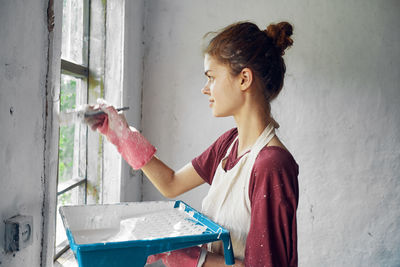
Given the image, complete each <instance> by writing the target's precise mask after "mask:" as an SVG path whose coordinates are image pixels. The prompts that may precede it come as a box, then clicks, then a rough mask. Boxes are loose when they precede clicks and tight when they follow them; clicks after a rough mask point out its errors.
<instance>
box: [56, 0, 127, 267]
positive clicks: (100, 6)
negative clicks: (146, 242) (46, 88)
mask: <svg viewBox="0 0 400 267" xmlns="http://www.w3.org/2000/svg"><path fill="white" fill-rule="evenodd" d="M60 4H61V3H60ZM62 9H63V11H62V14H63V16H62V40H61V43H62V45H61V51H62V53H61V70H60V71H61V77H60V96H59V100H60V103H59V104H60V107H59V110H60V112H66V111H68V110H70V109H75V108H77V107H79V106H81V105H83V104H86V103H96V100H97V99H98V98H100V97H102V98H105V99H106V100H107V101H108V102H109V103H111V104H113V105H114V106H121V105H122V95H123V75H122V73H123V64H124V60H123V53H124V48H123V47H124V46H123V44H124V38H123V33H124V14H125V13H124V12H125V10H124V1H104V0H63V1H62ZM60 13H61V11H60ZM59 16H61V14H60V15H59ZM107 29H108V31H106V30H107ZM106 43H107V46H106ZM106 48H107V49H106ZM59 133H60V135H59V143H58V156H59V157H58V178H57V212H56V218H54V219H55V221H56V236H55V239H56V241H55V250H54V260H55V263H58V264H59V263H60V262H61V261H63V260H65V259H67V260H69V256H68V255H63V254H64V252H66V251H68V248H69V246H68V241H67V237H66V235H65V229H64V225H63V223H62V220H61V218H60V216H59V212H58V208H59V207H60V206H62V205H76V204H103V203H113V202H120V201H121V184H122V183H121V176H122V173H121V169H122V167H121V165H122V164H121V157H120V155H119V153H118V151H117V150H116V149H115V148H114V146H113V145H112V144H110V143H109V142H103V137H102V136H101V135H99V134H98V133H96V132H93V131H91V130H88V129H87V127H86V126H85V125H82V124H81V123H80V122H75V121H73V120H70V121H65V120H64V123H63V124H60V128H59ZM53 190H54V189H53ZM68 252H69V253H67V254H69V255H70V254H71V253H70V251H68ZM61 255H63V257H60V256H61ZM64 256H65V257H64ZM57 259H58V260H57ZM57 266H58V265H57ZM63 266H65V265H64V264H63Z"/></svg>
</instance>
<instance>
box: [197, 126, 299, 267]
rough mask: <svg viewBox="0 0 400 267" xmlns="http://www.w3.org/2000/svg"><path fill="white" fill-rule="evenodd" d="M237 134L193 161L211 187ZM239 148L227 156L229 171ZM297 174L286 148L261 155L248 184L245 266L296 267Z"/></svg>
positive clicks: (226, 135)
mask: <svg viewBox="0 0 400 267" xmlns="http://www.w3.org/2000/svg"><path fill="white" fill-rule="evenodd" d="M237 135H238V132H237V129H236V128H234V129H231V130H229V131H227V132H226V133H224V134H223V135H221V136H220V137H219V138H218V139H217V140H216V141H215V142H214V143H213V144H212V145H211V146H210V147H209V148H208V149H207V150H206V151H204V152H203V153H202V154H201V155H200V156H198V157H196V158H195V159H193V160H192V164H193V167H194V168H195V170H196V171H197V173H198V174H199V175H200V176H201V177H202V178H203V179H204V180H205V181H206V182H207V183H208V184H211V183H212V181H213V178H214V174H215V171H216V169H217V167H218V165H219V163H220V162H221V160H222V159H223V158H224V156H225V154H226V152H227V150H228V148H229V146H230V144H231V143H232V142H233V141H234V139H235V138H236V136H237ZM237 149H238V142H236V143H235V144H234V145H233V148H232V150H231V152H230V154H229V156H228V159H227V162H226V165H225V169H226V170H230V169H231V168H233V166H235V164H236V163H237V162H238V161H239V159H240V158H237ZM298 173H299V167H298V165H297V163H296V161H295V160H294V158H293V157H292V155H291V154H290V153H289V152H288V151H287V150H285V149H283V148H280V147H277V146H265V147H264V148H263V149H262V150H261V151H260V153H259V154H258V156H257V159H256V161H255V163H254V166H253V169H252V171H251V177H250V185H249V198H250V203H251V223H250V231H249V233H248V236H247V241H246V250H245V259H244V261H245V266H248V267H259V266H260V267H261V266H278V267H284V266H297V225H296V209H297V203H298V198H299V189H298V181H297V176H298Z"/></svg>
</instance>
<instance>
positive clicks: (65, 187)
mask: <svg viewBox="0 0 400 267" xmlns="http://www.w3.org/2000/svg"><path fill="white" fill-rule="evenodd" d="M85 182H86V178H74V179H71V180H69V181H66V182H64V183H60V184H59V185H58V189H59V191H58V192H57V196H59V195H61V194H64V193H65V192H67V191H69V190H71V189H73V188H75V187H77V186H80V185H81V184H84V183H85Z"/></svg>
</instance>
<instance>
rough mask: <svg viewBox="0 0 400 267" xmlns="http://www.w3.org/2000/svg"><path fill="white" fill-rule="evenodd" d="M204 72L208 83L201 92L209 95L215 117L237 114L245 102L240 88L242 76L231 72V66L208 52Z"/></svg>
mask: <svg viewBox="0 0 400 267" xmlns="http://www.w3.org/2000/svg"><path fill="white" fill-rule="evenodd" d="M204 71H205V72H204V73H205V75H206V76H207V79H208V80H207V83H206V85H205V86H204V88H203V89H202V90H201V92H202V93H203V94H205V95H208V96H209V103H210V107H211V108H212V112H213V115H214V116H215V117H226V116H233V115H235V114H236V113H237V112H238V111H239V109H240V107H241V106H242V104H243V102H244V98H243V94H242V92H241V90H240V78H239V77H235V76H233V75H232V74H231V73H230V70H229V67H228V66H226V65H224V64H221V63H219V62H218V61H217V60H216V59H214V58H213V57H211V56H209V55H207V54H206V56H205V58H204Z"/></svg>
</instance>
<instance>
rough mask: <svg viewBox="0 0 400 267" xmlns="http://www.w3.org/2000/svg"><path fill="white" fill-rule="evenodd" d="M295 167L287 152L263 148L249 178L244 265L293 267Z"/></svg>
mask: <svg viewBox="0 0 400 267" xmlns="http://www.w3.org/2000/svg"><path fill="white" fill-rule="evenodd" d="M297 176H298V166H297V164H296V162H295V161H294V159H293V157H292V156H291V155H290V153H289V152H287V151H286V150H283V149H282V148H278V147H266V148H264V149H263V150H262V151H261V152H260V154H259V157H258V159H257V161H256V163H255V165H254V168H253V171H252V176H251V178H250V187H249V197H250V202H251V223H250V231H249V233H248V236H247V241H246V252H245V266H254V267H256V266H297V225H296V209H297V203H298V182H297Z"/></svg>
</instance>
